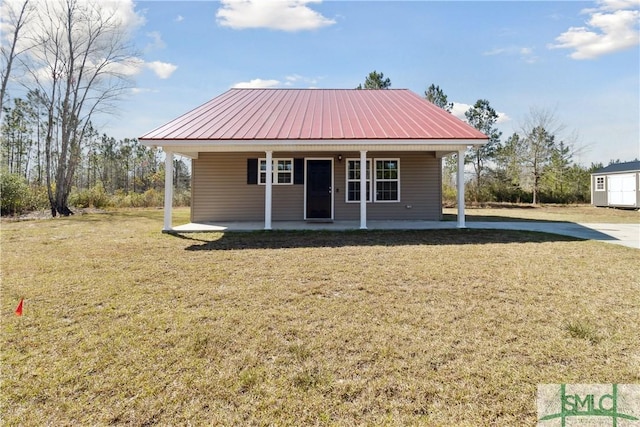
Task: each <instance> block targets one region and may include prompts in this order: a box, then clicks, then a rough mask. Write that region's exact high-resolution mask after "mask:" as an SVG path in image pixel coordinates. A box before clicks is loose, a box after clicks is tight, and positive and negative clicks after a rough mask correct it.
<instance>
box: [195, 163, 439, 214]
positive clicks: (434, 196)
mask: <svg viewBox="0 0 640 427" xmlns="http://www.w3.org/2000/svg"><path fill="white" fill-rule="evenodd" d="M338 154H341V155H342V161H338V159H337V157H338ZM264 157H265V154H264V153H263V152H256V153H200V155H199V157H198V159H194V160H193V161H192V199H191V221H193V222H207V221H263V220H264V193H265V187H264V185H255V184H247V159H249V158H254V159H258V158H264ZM359 157H360V153H359V152H344V153H324V152H313V153H311V152H309V153H282V152H274V153H273V158H274V159H275V158H292V159H293V158H333V159H334V162H333V165H334V191H333V196H334V219H335V220H338V221H339V220H358V219H359V218H360V206H359V203H357V202H356V203H346V201H345V196H346V179H345V174H346V159H348V158H355V159H357V158H359ZM367 158H370V159H399V160H400V201H399V202H384V203H381V202H377V203H376V202H374V203H367V218H368V219H371V220H440V219H441V218H442V202H441V200H442V190H441V188H442V181H441V175H442V173H441V161H440V160H441V159H440V158H437V157H436V156H435V153H433V152H369V153H367ZM374 191H375V190H374ZM408 206H410V207H408ZM272 219H273V220H274V221H301V220H303V219H304V185H300V184H298V185H295V184H294V185H274V186H273V211H272Z"/></svg>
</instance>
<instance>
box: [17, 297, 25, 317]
mask: <svg viewBox="0 0 640 427" xmlns="http://www.w3.org/2000/svg"><path fill="white" fill-rule="evenodd" d="M23 304H24V298H20V302H19V303H18V306H17V307H16V316H22V306H23Z"/></svg>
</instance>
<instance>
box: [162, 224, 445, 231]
mask: <svg viewBox="0 0 640 427" xmlns="http://www.w3.org/2000/svg"><path fill="white" fill-rule="evenodd" d="M456 224H457V223H456V222H452V221H367V229H368V230H428V229H445V228H456ZM359 228H360V221H333V222H315V221H273V222H272V223H271V229H272V230H289V231H292V230H296V231H305V230H326V231H347V230H358V229H359ZM258 230H264V222H261V221H256V222H253V221H242V222H241V221H238V222H216V223H209V222H204V223H189V224H184V225H178V226H176V227H173V229H172V231H173V232H179V233H197V232H215V231H258Z"/></svg>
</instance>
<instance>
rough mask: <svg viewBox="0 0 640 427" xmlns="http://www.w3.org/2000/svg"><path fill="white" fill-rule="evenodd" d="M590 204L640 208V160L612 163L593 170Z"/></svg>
mask: <svg viewBox="0 0 640 427" xmlns="http://www.w3.org/2000/svg"><path fill="white" fill-rule="evenodd" d="M591 204H592V205H594V206H608V207H617V208H640V161H635V162H627V163H614V164H611V165H609V166H607V167H605V168H602V169H598V170H597V171H595V172H593V173H592V174H591Z"/></svg>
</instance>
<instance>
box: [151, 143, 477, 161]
mask: <svg viewBox="0 0 640 427" xmlns="http://www.w3.org/2000/svg"><path fill="white" fill-rule="evenodd" d="M477 143H478V141H475V140H444V141H434V140H428V141H417V140H410V141H392V142H390V141H375V140H373V141H367V140H364V141H345V142H343V143H335V142H333V141H331V142H328V141H312V142H306V143H300V141H290V142H289V141H282V140H279V141H269V142H265V141H259V142H258V141H256V142H253V143H249V142H246V143H241V144H239V143H238V142H237V141H230V142H229V143H224V142H223V143H221V142H216V144H214V145H212V144H210V143H207V142H206V141H197V142H194V141H166V142H163V143H162V144H157V145H156V144H150V143H147V144H146V145H150V146H152V147H158V146H161V147H162V149H163V150H164V151H170V152H173V153H176V154H179V155H182V156H186V157H190V158H192V159H197V158H198V153H229V152H236V153H237V152H242V153H247V152H263V151H273V152H310V151H311V152H327V151H329V152H335V153H340V152H348V151H362V150H366V151H395V152H397V151H435V152H437V153H439V154H440V155H441V156H444V155H447V154H450V153H453V152H458V151H459V150H461V149H466V148H467V147H469V146H472V145H477Z"/></svg>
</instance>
